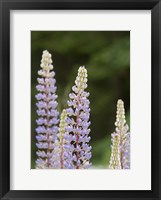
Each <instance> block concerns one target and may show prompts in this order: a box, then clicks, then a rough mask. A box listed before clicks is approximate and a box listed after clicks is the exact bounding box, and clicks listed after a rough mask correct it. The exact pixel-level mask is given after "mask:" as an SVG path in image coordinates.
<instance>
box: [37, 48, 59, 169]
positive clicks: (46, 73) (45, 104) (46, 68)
mask: <svg viewBox="0 0 161 200" xmlns="http://www.w3.org/2000/svg"><path fill="white" fill-rule="evenodd" d="M40 66H41V68H42V69H41V70H39V71H38V75H39V76H40V77H41V78H38V79H37V81H38V85H37V86H36V89H37V91H38V94H37V95H36V99H37V103H36V106H37V115H38V119H37V120H36V123H37V128H36V132H37V136H36V139H37V141H38V142H37V144H36V146H37V148H38V151H37V152H36V153H37V156H38V158H37V160H36V168H40V169H43V168H52V161H51V157H52V151H53V149H54V141H55V139H56V135H57V132H58V127H57V124H58V122H59V120H58V115H59V112H58V111H57V109H56V108H57V105H58V103H57V101H56V99H57V95H56V94H55V92H56V86H55V83H56V80H55V78H54V76H55V72H54V71H51V70H53V65H52V59H51V54H50V53H49V52H48V51H46V50H45V51H43V54H42V60H41V65H40Z"/></svg>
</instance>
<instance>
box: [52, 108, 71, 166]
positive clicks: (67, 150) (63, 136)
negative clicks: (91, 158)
mask: <svg viewBox="0 0 161 200" xmlns="http://www.w3.org/2000/svg"><path fill="white" fill-rule="evenodd" d="M66 121H67V112H66V110H65V109H64V110H63V111H62V113H61V117H60V124H59V133H58V134H57V140H56V141H55V148H54V151H53V157H52V161H53V167H54V168H57V169H73V155H72V154H73V150H74V146H73V145H72V144H71V141H72V135H70V134H69V132H67V131H66V127H67V122H66Z"/></svg>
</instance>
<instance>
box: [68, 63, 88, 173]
mask: <svg viewBox="0 0 161 200" xmlns="http://www.w3.org/2000/svg"><path fill="white" fill-rule="evenodd" d="M86 88H87V70H86V68H85V67H84V66H81V67H79V69H78V75H77V77H76V80H75V85H74V86H73V87H72V91H73V92H71V93H70V94H69V98H70V100H69V101H68V102H67V103H68V106H69V108H68V109H67V113H68V116H69V117H68V119H67V122H68V127H67V131H69V132H71V133H73V144H74V151H73V162H74V168H75V169H82V168H89V167H90V166H91V163H90V159H91V156H92V155H91V146H90V145H89V141H90V139H91V138H90V136H89V133H90V129H89V126H90V121H89V117H90V108H89V105H90V101H89V100H88V96H89V93H88V92H86V91H85V90H86Z"/></svg>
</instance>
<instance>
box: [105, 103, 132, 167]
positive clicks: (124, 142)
mask: <svg viewBox="0 0 161 200" xmlns="http://www.w3.org/2000/svg"><path fill="white" fill-rule="evenodd" d="M115 126H116V129H115V133H113V134H112V135H111V137H112V145H111V157H110V164H109V168H110V169H129V168H130V133H129V132H128V129H129V128H128V125H127V124H126V120H125V109H124V102H123V101H122V100H120V99H119V100H118V102H117V112H116V122H115Z"/></svg>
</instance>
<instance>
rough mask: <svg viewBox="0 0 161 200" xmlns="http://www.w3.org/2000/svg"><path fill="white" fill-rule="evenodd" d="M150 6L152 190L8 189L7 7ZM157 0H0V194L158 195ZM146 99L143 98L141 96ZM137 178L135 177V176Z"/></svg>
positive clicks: (160, 29)
mask: <svg viewBox="0 0 161 200" xmlns="http://www.w3.org/2000/svg"><path fill="white" fill-rule="evenodd" d="M58 9H61V10H67V9H70V10H112V9H113V10H151V13H152V14H151V20H152V29H151V33H152V37H151V42H152V53H151V55H152V63H151V64H152V66H151V70H152V76H151V79H152V85H151V89H152V96H151V100H152V105H151V106H152V136H151V137H152V140H151V143H152V190H148V191H146V190H140V191H139V190H137V191H136V190H132V191H126V190H124V191H119V190H118V191H116V190H115V191H105V190H102V191H81V190H78V191H72V190H70V191H63V190H61V191H46V190H43V191H36V190H32V191H29V190H24V191H18V190H10V103H11V102H10V11H11V10H58ZM160 38H161V1H160V0H100V1H99V0H46V1H45V0H0V44H1V45H0V81H1V82H0V198H1V199H3V200H8V199H14V200H16V199H25V200H36V199H45V200H48V199H59V200H63V199H64V200H65V199H72V198H73V199H77V200H81V199H84V200H87V199H89V198H92V199H93V200H98V199H102V200H105V199H109V200H110V199H113V200H118V199H122V200H123V199H125V198H126V199H131V200H135V199H138V200H140V199H143V198H144V199H148V200H159V199H161V192H160V191H161V173H160V170H159V167H161V147H160V146H161V140H160V134H161V123H159V122H161V117H160V114H161V103H160V102H161V78H159V74H161V55H160V53H161V39H160ZM145 101H146V100H145ZM138 181H139V180H138Z"/></svg>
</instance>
